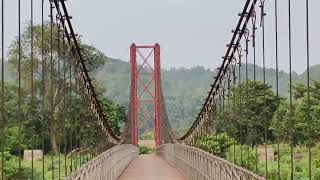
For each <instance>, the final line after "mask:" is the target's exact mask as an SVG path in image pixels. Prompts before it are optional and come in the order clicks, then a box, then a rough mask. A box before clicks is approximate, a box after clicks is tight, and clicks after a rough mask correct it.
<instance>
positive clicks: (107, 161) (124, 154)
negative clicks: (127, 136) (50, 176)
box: [65, 144, 139, 180]
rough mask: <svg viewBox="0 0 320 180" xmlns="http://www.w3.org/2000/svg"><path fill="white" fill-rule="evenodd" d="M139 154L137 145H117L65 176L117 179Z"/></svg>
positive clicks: (73, 179) (80, 179) (84, 179)
mask: <svg viewBox="0 0 320 180" xmlns="http://www.w3.org/2000/svg"><path fill="white" fill-rule="evenodd" d="M138 155H139V151H138V148H137V147H136V146H133V145H129V144H124V145H117V146H115V147H113V148H111V149H109V150H108V151H106V152H104V153H102V154H101V155H99V156H97V157H96V158H94V159H92V160H91V161H89V162H87V163H86V164H84V165H83V166H81V168H79V169H78V170H76V171H74V172H73V173H72V174H71V175H70V176H68V177H65V180H92V179H108V180H116V179H117V178H118V177H119V176H120V175H121V173H122V171H123V170H124V169H125V168H126V167H127V166H128V165H129V163H130V162H131V161H132V160H133V159H135V158H136V157H138Z"/></svg>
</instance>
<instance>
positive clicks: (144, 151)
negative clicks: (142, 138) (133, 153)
mask: <svg viewBox="0 0 320 180" xmlns="http://www.w3.org/2000/svg"><path fill="white" fill-rule="evenodd" d="M153 151H154V150H153V149H152V148H149V147H146V146H139V154H151V153H152V152H153Z"/></svg>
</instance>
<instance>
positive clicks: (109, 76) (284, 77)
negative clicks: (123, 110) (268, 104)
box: [0, 58, 320, 130]
mask: <svg viewBox="0 0 320 180" xmlns="http://www.w3.org/2000/svg"><path fill="white" fill-rule="evenodd" d="M5 66H6V67H8V63H7V62H6V63H5ZM8 69H9V68H5V79H6V81H13V80H14V78H13V76H12V73H11V72H10V71H9V70H8ZM262 70H263V69H262V68H261V67H259V66H256V78H257V80H262V79H263V74H262V73H263V71H262ZM0 73H1V68H0ZM248 73H249V78H250V79H253V65H252V64H249V65H248ZM275 73H276V71H275V69H272V68H268V69H266V82H267V83H268V84H270V85H272V87H273V89H274V90H275V88H276V79H275ZM214 74H215V73H214V72H213V71H211V70H209V69H206V68H204V67H202V66H195V67H192V68H171V69H169V70H162V74H161V75H162V86H163V90H164V96H165V100H166V107H167V112H168V115H169V118H170V121H171V123H172V125H173V127H175V128H177V127H182V128H187V127H189V126H190V125H191V123H192V122H193V120H194V118H195V116H196V114H197V113H198V110H199V108H200V107H201V104H202V103H203V100H204V98H205V96H206V92H207V91H208V89H209V85H210V84H211V83H212V82H213V80H214V79H213V77H214ZM310 75H311V79H312V80H320V65H314V66H312V67H310ZM241 76H242V79H243V80H244V79H245V66H244V65H243V66H242V69H241ZM306 76H307V75H306V72H303V73H302V74H297V73H295V72H293V74H292V78H293V83H297V82H299V83H306ZM95 80H96V82H97V83H99V86H102V87H103V88H105V89H106V93H105V96H107V97H108V98H110V99H112V100H114V101H116V102H117V103H119V104H121V105H124V106H128V99H129V87H130V64H129V63H128V62H124V61H121V60H117V59H112V58H108V59H107V60H106V64H105V66H104V67H103V68H101V69H100V70H99V71H98V73H97V75H96V78H95ZM288 84H289V74H288V73H286V72H284V71H280V72H279V93H280V95H281V96H283V97H288ZM143 126H144V127H142V130H147V129H150V128H152V127H153V122H152V121H150V122H147V123H143Z"/></svg>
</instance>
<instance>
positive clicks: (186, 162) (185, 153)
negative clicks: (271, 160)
mask: <svg viewBox="0 0 320 180" xmlns="http://www.w3.org/2000/svg"><path fill="white" fill-rule="evenodd" d="M157 154H158V155H160V156H161V157H162V158H163V159H164V160H166V161H167V162H168V163H169V164H171V165H172V166H174V167H176V168H177V169H178V170H180V171H181V173H182V174H184V175H185V176H186V177H187V178H188V179H189V180H212V179H219V180H238V179H239V180H264V179H265V178H264V177H260V176H258V175H256V174H255V173H253V172H251V171H248V170H246V169H244V168H242V167H240V166H237V165H235V164H232V163H230V162H228V161H226V160H224V159H221V158H219V157H216V156H213V155H212V154H209V153H207V152H205V151H203V150H201V149H198V148H194V147H191V146H186V145H182V144H164V145H162V146H160V147H159V148H158V149H157Z"/></svg>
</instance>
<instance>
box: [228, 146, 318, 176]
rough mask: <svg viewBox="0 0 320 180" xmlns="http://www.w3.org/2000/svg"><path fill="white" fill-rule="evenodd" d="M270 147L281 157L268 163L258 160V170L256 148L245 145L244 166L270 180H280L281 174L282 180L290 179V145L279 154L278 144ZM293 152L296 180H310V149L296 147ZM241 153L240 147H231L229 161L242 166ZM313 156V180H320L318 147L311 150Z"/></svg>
mask: <svg viewBox="0 0 320 180" xmlns="http://www.w3.org/2000/svg"><path fill="white" fill-rule="evenodd" d="M318 146H319V145H318ZM268 147H272V148H273V149H274V151H275V152H276V153H278V154H279V156H275V157H274V160H267V161H266V160H265V159H260V160H259V159H258V160H257V169H256V153H255V148H253V149H252V148H251V147H249V146H246V145H243V146H242V152H243V153H242V157H243V163H242V164H243V166H245V167H246V168H247V169H249V170H251V171H253V172H256V173H257V174H259V175H261V176H265V177H266V175H268V179H270V180H276V179H278V174H279V173H280V177H281V179H290V175H291V159H292V158H291V148H290V146H289V145H288V144H281V145H280V153H279V152H277V145H276V144H272V145H268ZM234 149H235V157H234ZM293 151H294V158H293V175H294V179H297V180H304V179H309V177H308V171H309V160H308V159H309V156H308V148H307V147H305V146H302V145H299V146H296V147H295V148H294V149H293ZM240 152H241V151H240V145H236V146H235V147H233V146H231V148H230V150H229V151H228V153H227V158H226V159H227V160H229V161H230V162H235V163H236V164H238V165H241V163H240ZM248 154H249V155H248ZM311 156H312V158H311V159H312V162H311V168H312V179H315V180H320V149H319V148H318V147H315V148H313V149H311ZM278 158H280V159H279V163H278ZM278 165H280V166H278ZM266 167H267V168H266ZM279 170H280V171H279ZM266 172H268V173H266Z"/></svg>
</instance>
